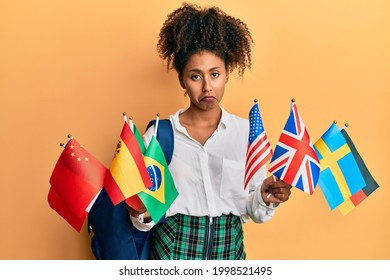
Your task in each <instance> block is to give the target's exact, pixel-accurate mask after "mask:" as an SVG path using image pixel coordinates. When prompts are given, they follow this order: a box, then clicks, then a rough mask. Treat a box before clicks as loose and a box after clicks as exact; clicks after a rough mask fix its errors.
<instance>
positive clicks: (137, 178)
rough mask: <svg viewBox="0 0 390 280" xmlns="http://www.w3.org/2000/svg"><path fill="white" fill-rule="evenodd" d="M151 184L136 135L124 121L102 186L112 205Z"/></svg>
mask: <svg viewBox="0 0 390 280" xmlns="http://www.w3.org/2000/svg"><path fill="white" fill-rule="evenodd" d="M151 186H152V182H151V180H150V178H149V174H148V171H147V170H146V165H145V162H144V159H143V155H142V152H141V149H140V146H139V144H138V142H137V139H136V137H135V136H134V134H133V132H132V131H131V129H130V127H129V125H128V124H127V123H126V122H125V123H124V125H123V129H122V132H121V135H120V137H119V141H118V145H117V147H116V150H115V154H114V158H113V159H112V162H111V165H110V169H109V170H108V172H107V174H106V177H105V180H104V188H105V189H106V191H107V194H108V196H109V197H110V198H111V201H112V203H113V204H114V205H117V204H118V203H120V202H122V201H124V200H125V199H127V198H129V197H131V196H133V195H135V194H137V193H139V192H141V191H143V190H145V189H146V188H149V187H151Z"/></svg>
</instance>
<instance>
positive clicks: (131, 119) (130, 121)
mask: <svg viewBox="0 0 390 280" xmlns="http://www.w3.org/2000/svg"><path fill="white" fill-rule="evenodd" d="M129 126H130V129H131V131H132V132H134V123H133V117H129Z"/></svg>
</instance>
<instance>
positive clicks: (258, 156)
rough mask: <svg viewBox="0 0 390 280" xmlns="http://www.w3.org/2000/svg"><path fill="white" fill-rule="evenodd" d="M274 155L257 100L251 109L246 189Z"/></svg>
mask: <svg viewBox="0 0 390 280" xmlns="http://www.w3.org/2000/svg"><path fill="white" fill-rule="evenodd" d="M271 157H272V149H271V145H270V143H269V141H268V138H267V135H266V134H265V131H264V127H263V122H262V120H261V116H260V110H259V106H258V104H257V102H256V103H255V104H254V105H253V107H252V109H251V110H250V111H249V139H248V150H247V156H246V167H245V180H244V189H246V187H247V185H248V183H249V181H250V180H251V178H252V177H253V175H254V174H256V172H257V171H258V170H259V169H260V168H261V167H263V166H264V165H265V164H266V162H267V161H268V160H269V159H270V158H271Z"/></svg>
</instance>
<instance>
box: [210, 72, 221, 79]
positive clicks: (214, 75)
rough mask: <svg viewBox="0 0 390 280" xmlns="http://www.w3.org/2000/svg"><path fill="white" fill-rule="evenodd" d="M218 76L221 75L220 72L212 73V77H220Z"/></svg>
mask: <svg viewBox="0 0 390 280" xmlns="http://www.w3.org/2000/svg"><path fill="white" fill-rule="evenodd" d="M218 77H219V73H217V72H215V73H212V74H211V78H218Z"/></svg>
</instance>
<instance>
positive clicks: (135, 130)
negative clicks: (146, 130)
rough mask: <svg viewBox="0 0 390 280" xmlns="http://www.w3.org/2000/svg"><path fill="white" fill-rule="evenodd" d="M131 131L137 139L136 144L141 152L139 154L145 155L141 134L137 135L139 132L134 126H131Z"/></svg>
mask: <svg viewBox="0 0 390 280" xmlns="http://www.w3.org/2000/svg"><path fill="white" fill-rule="evenodd" d="M131 130H132V131H133V133H134V136H135V139H137V143H138V146H139V148H140V150H141V153H142V154H145V151H146V147H145V145H144V142H143V140H142V136H141V134H140V133H139V131H138V129H137V127H136V125H135V124H133V125H132V128H131Z"/></svg>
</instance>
